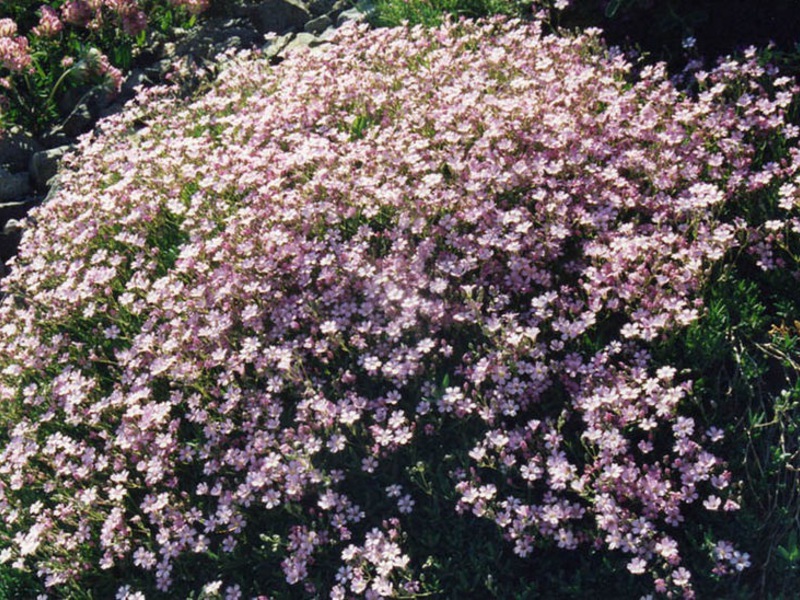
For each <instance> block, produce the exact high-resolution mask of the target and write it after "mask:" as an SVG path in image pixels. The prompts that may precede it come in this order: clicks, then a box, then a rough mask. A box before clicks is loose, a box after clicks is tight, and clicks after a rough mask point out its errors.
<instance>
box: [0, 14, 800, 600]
mask: <svg viewBox="0 0 800 600" xmlns="http://www.w3.org/2000/svg"><path fill="white" fill-rule="evenodd" d="M639 71H640V72H639V75H638V77H634V76H633V74H632V66H631V65H630V64H628V63H627V62H626V61H625V60H624V58H623V57H622V56H620V55H619V54H618V53H615V52H610V51H608V50H606V49H605V48H604V47H603V45H602V43H601V42H600V41H599V40H598V39H597V38H596V37H595V36H594V35H593V34H591V33H587V34H582V35H579V36H576V37H556V36H552V35H544V34H543V33H542V31H541V26H540V25H539V24H538V23H535V22H534V23H529V24H526V25H523V24H522V23H520V22H519V21H505V20H502V19H494V20H491V21H489V22H481V23H474V22H469V21H459V22H453V21H448V22H446V23H445V24H443V25H442V26H441V27H440V28H437V29H433V30H425V29H423V28H421V27H413V28H398V29H384V30H378V31H367V29H366V28H358V27H347V28H344V29H343V30H342V31H340V33H339V37H338V40H337V43H336V44H334V45H333V46H332V47H331V48H330V49H329V50H328V51H327V52H326V53H325V54H322V55H317V54H314V53H311V52H308V53H298V54H296V55H293V56H292V57H290V58H289V59H287V60H286V61H285V62H284V63H283V64H282V65H281V66H280V67H279V68H272V67H270V66H269V65H268V63H267V62H266V61H265V60H263V59H261V58H259V57H258V56H257V55H256V56H247V55H243V56H241V57H239V58H238V59H236V60H235V61H234V62H233V63H232V64H230V65H229V67H228V68H227V69H226V70H225V71H224V72H223V73H222V75H221V76H220V79H219V80H218V81H217V82H216V83H215V84H214V86H213V88H212V89H211V91H210V92H209V93H208V94H207V95H205V96H204V97H202V98H200V99H197V100H196V101H194V102H192V103H189V104H186V103H185V102H182V101H179V100H176V99H175V98H174V97H173V96H172V95H171V94H172V92H171V91H170V90H169V89H164V88H157V89H153V90H150V91H147V92H144V93H143V94H142V95H141V96H140V97H139V99H138V104H137V105H136V106H135V107H134V108H132V109H131V110H130V111H127V112H126V113H124V114H122V115H119V116H116V117H113V118H111V119H109V120H107V121H105V122H104V123H103V125H102V130H101V131H100V132H99V133H97V134H96V135H95V136H93V137H91V138H87V139H84V141H83V142H82V144H81V147H80V149H79V150H80V153H79V154H76V155H75V156H74V157H73V158H72V159H71V160H70V161H68V165H67V166H68V168H67V170H66V171H65V172H64V173H63V176H62V181H61V187H60V188H59V191H58V194H57V195H56V196H55V197H54V198H53V199H52V201H51V202H49V203H48V204H47V205H46V206H43V207H42V208H40V209H38V210H37V212H36V213H35V216H34V219H35V223H32V224H31V227H30V230H29V231H27V232H26V234H25V236H24V238H23V241H22V245H21V247H20V252H19V255H18V257H17V258H16V259H14V260H13V261H12V272H11V274H10V275H9V276H8V277H7V278H6V279H4V280H3V286H4V290H5V293H6V297H5V299H4V300H3V302H2V305H0V331H2V333H3V337H2V341H0V399H2V401H3V404H2V405H0V424H1V425H2V437H0V447H1V448H2V454H0V514H2V516H3V527H2V529H0V539H2V541H3V545H4V550H3V551H2V553H0V560H2V561H3V563H4V564H6V565H7V566H9V567H10V568H12V569H17V570H24V571H32V572H35V573H36V574H37V575H38V576H39V577H40V579H41V580H42V584H43V585H44V586H45V587H46V588H47V589H49V590H51V591H52V592H53V593H56V594H59V595H63V596H67V595H69V594H71V593H75V594H78V592H76V590H82V591H81V592H80V593H82V594H95V595H96V596H97V597H108V596H109V595H111V594H113V593H115V592H116V593H117V595H118V597H119V598H134V597H137V596H136V594H138V593H139V592H146V593H147V594H149V595H154V596H155V597H176V596H177V597H183V596H186V595H189V594H193V595H194V597H196V596H197V595H198V594H200V595H201V596H202V595H204V596H205V597H213V596H214V595H215V594H218V593H222V592H223V591H225V590H226V589H227V590H228V592H227V593H229V594H230V595H232V596H233V597H237V596H236V594H238V593H240V592H241V593H246V594H250V595H259V594H264V595H269V596H271V597H297V595H298V594H307V595H313V594H316V593H324V594H326V595H327V594H330V595H331V596H332V597H334V598H342V597H345V596H350V595H366V596H368V597H386V596H392V595H404V596H412V597H413V596H414V595H420V596H424V595H433V594H449V593H451V592H452V590H461V589H464V590H481V591H483V590H485V592H486V593H487V594H495V593H496V594H499V595H502V596H503V597H514V596H518V597H525V595H528V596H531V595H533V594H544V595H547V596H548V597H559V596H561V597H569V595H570V594H572V595H573V596H575V595H577V596H583V597H585V595H586V594H587V593H592V591H597V590H598V589H600V588H599V586H601V585H609V582H607V581H598V574H597V567H598V566H601V567H602V569H604V571H603V572H611V573H613V572H614V571H616V572H617V574H616V575H615V579H614V581H612V582H611V583H610V585H614V586H615V587H616V589H620V590H632V589H633V590H637V595H638V592H642V593H644V592H645V591H646V590H647V589H651V590H653V589H654V590H655V591H656V592H659V593H667V594H675V593H680V594H682V595H683V596H684V597H686V598H691V597H693V595H694V594H695V592H694V589H695V587H698V589H705V586H706V584H707V583H708V582H709V581H710V580H713V579H714V578H715V577H716V575H715V574H714V573H712V569H715V568H716V573H718V574H721V573H722V572H723V570H726V571H729V572H731V573H734V574H736V573H740V569H741V570H744V569H745V568H746V567H747V565H748V563H751V562H752V558H751V556H749V555H748V551H749V549H748V548H746V547H741V548H740V547H737V545H738V543H739V540H738V539H731V538H727V537H722V538H721V537H718V536H717V535H715V529H714V528H713V527H709V525H708V523H709V522H711V521H713V518H714V516H715V515H719V514H720V512H721V513H722V514H723V515H728V514H733V513H735V509H736V507H737V505H738V504H740V503H741V502H742V501H743V500H742V494H743V492H742V489H741V487H740V483H739V482H738V481H736V480H734V479H733V477H732V474H731V471H730V470H728V469H727V467H726V464H725V462H724V459H725V458H726V456H725V454H724V452H723V450H724V449H725V446H724V444H725V441H724V436H722V437H721V434H724V431H721V430H718V429H715V428H712V427H709V423H708V422H706V420H705V419H703V418H701V415H700V414H699V410H700V408H698V407H699V406H700V407H702V406H703V404H702V402H703V401H704V400H705V397H704V396H703V395H702V393H698V392H695V391H693V382H692V379H691V376H690V375H691V374H690V373H687V372H686V371H683V370H678V367H681V368H683V367H684V365H683V364H681V363H680V361H679V357H676V356H675V355H674V354H673V355H671V356H670V358H672V359H674V360H672V361H669V360H665V357H667V356H669V351H670V350H669V348H665V347H664V346H663V345H664V344H665V343H666V340H667V339H669V336H671V335H674V334H675V333H676V332H681V331H684V330H685V329H686V328H687V327H691V326H693V324H697V323H699V322H701V321H699V319H700V317H701V315H703V314H704V309H705V307H704V303H703V294H704V293H705V292H706V286H707V284H708V283H709V281H711V280H712V279H713V277H714V276H715V273H716V272H717V271H718V270H720V269H722V267H723V266H724V265H725V264H727V263H726V261H729V260H731V257H732V256H734V255H736V254H737V253H741V254H743V255H747V256H751V257H752V264H753V265H754V268H756V269H758V270H759V272H761V271H764V272H767V271H769V272H779V273H784V271H785V272H786V273H791V272H792V270H793V269H794V268H795V266H796V264H793V263H789V262H786V260H785V256H784V255H783V254H781V253H782V252H785V250H782V249H781V245H782V244H783V243H784V242H786V241H787V240H790V239H791V237H792V236H794V235H795V234H796V233H797V230H798V220H797V213H796V211H797V204H798V191H797V190H798V188H797V185H798V181H797V180H798V171H799V170H800V153H798V152H797V150H796V146H795V141H796V139H797V135H798V130H797V127H796V126H794V125H792V124H791V123H789V122H788V117H787V112H788V111H789V110H790V109H791V107H792V103H793V102H794V98H795V95H796V93H797V90H796V88H795V87H794V86H793V85H792V82H791V80H789V79H788V78H774V77H773V78H770V76H771V75H772V74H773V73H772V72H771V71H770V70H769V69H768V68H765V67H763V66H761V65H760V64H759V63H758V61H757V60H756V58H755V57H754V56H750V57H749V58H747V60H745V61H744V62H735V61H730V60H729V61H724V62H722V63H721V64H720V65H719V66H718V67H717V68H716V69H715V70H713V71H711V72H709V73H700V74H698V81H697V94H696V95H688V94H684V93H682V92H680V91H679V90H677V89H676V88H675V87H674V86H673V85H672V84H671V83H670V82H669V81H668V79H667V77H666V74H665V69H664V68H663V66H661V65H658V66H645V67H643V68H641V69H640V70H639ZM765 81H769V85H768V86H767V84H766V83H764V82H765ZM778 142H780V143H778ZM745 205H746V206H751V205H752V206H757V207H761V208H763V211H762V212H758V211H756V210H755V209H754V210H749V211H748V212H747V213H746V216H747V218H743V217H742V216H741V215H742V212H741V211H740V210H738V209H737V207H740V206H745ZM759 210H761V209H759ZM764 214H769V215H774V216H775V218H771V219H770V220H769V221H763V215H764ZM778 230H780V231H778ZM781 232H783V233H781ZM781 261H783V262H781ZM743 293H744V294H745V295H747V294H748V293H749V292H747V290H746V289H745V290H744V292H743ZM708 308H709V309H713V308H714V305H713V303H711V302H710V303H709V306H708ZM761 314H762V313H761V312H760V311H759V309H758V308H757V307H756V306H755V305H753V306H752V307H750V308H749V309H748V311H747V313H746V314H745V312H744V311H742V315H743V317H742V318H743V321H744V322H746V323H747V326H748V327H749V326H751V325H752V327H756V328H757V327H760V326H761V325H762V321H761V319H762V316H761ZM751 321H752V323H751ZM711 330H713V327H710V326H709V331H711ZM659 357H660V358H661V360H658V358H659ZM718 360H720V361H724V360H726V358H725V356H724V355H723V354H719V356H718ZM701 391H702V390H701ZM437 525H442V526H444V525H447V526H450V525H452V529H449V527H448V531H447V532H445V533H448V532H451V531H452V536H453V540H456V541H457V540H463V541H464V544H465V545H466V546H465V549H466V548H469V549H470V550H475V551H477V553H478V558H477V563H479V564H477V565H476V564H474V563H475V562H476V558H475V553H470V555H469V556H466V555H463V554H462V555H455V556H454V555H453V553H452V552H451V550H452V544H453V540H444V541H443V540H441V538H437V533H438V534H439V535H441V534H440V532H439V531H437ZM478 535H479V537H475V538H473V537H471V536H478ZM501 542H502V543H501ZM787 543H788V542H787ZM448 544H449V546H448ZM787 553H788V556H789V557H790V558H791V557H792V556H793V554H792V551H791V549H789V550H787ZM565 557H573V558H571V559H570V558H565ZM484 559H485V561H486V562H483V563H481V561H482V560H484ZM498 561H500V562H501V565H502V566H501V567H499V568H496V569H494V568H490V567H487V566H486V565H492V567H493V566H494V565H495V564H497V562H498ZM569 561H572V565H574V566H576V571H575V572H573V573H572V574H570V575H569V578H567V579H566V580H565V579H564V578H561V577H560V576H556V575H557V574H558V573H565V570H564V565H565V564H570V562H569ZM514 565H525V566H526V568H525V569H522V568H519V569H517V568H515V567H514ZM537 565H538V566H537ZM720 565H721V566H720ZM548 570H550V572H549V573H548ZM697 581H699V582H700V583H699V584H698V585H697V586H696V585H695V582H697ZM549 584H552V585H553V587H552V588H546V587H543V586H547V585H549ZM558 586H562V587H558ZM563 586H566V587H568V589H567V590H565V589H564V587H563ZM593 586H594V587H593ZM604 589H608V587H606V588H604ZM498 590H500V591H498ZM562 595H563V596H562Z"/></svg>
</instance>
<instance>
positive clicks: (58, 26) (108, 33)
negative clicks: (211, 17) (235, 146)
mask: <svg viewBox="0 0 800 600" xmlns="http://www.w3.org/2000/svg"><path fill="white" fill-rule="evenodd" d="M6 4H7V6H5V7H2V8H0V17H3V18H0V77H2V78H1V79H0V85H2V87H3V88H5V89H6V90H8V91H7V92H3V95H2V96H0V104H2V106H3V109H4V110H3V113H4V114H2V117H3V120H4V121H5V122H6V123H4V124H5V125H9V124H16V125H23V126H25V127H27V128H28V129H36V128H37V127H41V126H43V125H46V124H47V121H48V119H51V118H52V117H53V113H54V111H55V103H54V98H55V94H56V92H57V91H60V90H59V88H62V89H63V87H64V86H68V85H73V86H75V85H80V84H82V83H87V82H88V81H93V80H92V79H91V78H92V77H94V78H96V79H97V81H99V82H101V83H103V84H107V87H108V88H109V89H116V90H117V91H118V90H119V88H120V85H121V80H122V73H121V71H120V70H119V69H120V68H121V67H123V66H125V67H126V66H127V64H125V65H123V64H122V63H123V62H125V61H126V60H127V59H125V58H122V57H125V56H127V55H128V54H130V53H131V52H132V48H133V44H134V40H135V39H136V36H139V34H142V33H143V32H144V31H145V30H146V29H147V27H148V16H147V12H146V11H148V10H150V11H152V9H154V8H161V9H162V10H163V9H164V8H167V7H169V8H167V10H168V11H172V12H175V11H176V10H177V11H178V12H180V13H184V16H186V17H187V19H188V18H189V17H188V15H197V14H199V13H201V12H202V11H204V10H205V9H206V8H208V1H207V0H158V1H157V2H156V3H155V4H147V5H146V4H145V3H144V2H141V1H140V0H67V1H65V2H60V1H59V2H51V3H49V4H41V3H39V2H34V0H19V1H18V2H15V3H6ZM159 4H160V5H161V6H160V7H159V6H158V5H159ZM172 12H170V15H172ZM37 15H38V23H37V24H36V25H34V26H30V25H29V24H32V23H36V18H37ZM192 18H193V17H192ZM172 19H173V17H171V16H170V19H169V22H172ZM162 20H163V19H162ZM165 22H166V21H165ZM142 39H143V38H142ZM140 41H141V40H140ZM87 52H88V53H95V54H97V55H98V56H100V57H101V59H102V60H101V64H100V65H99V66H100V68H99V69H94V70H92V69H89V70H88V71H86V70H84V72H80V71H78V70H76V69H75V68H73V63H75V62H76V57H78V58H79V59H82V58H84V57H85V55H87ZM103 52H107V53H109V55H111V56H116V57H117V58H116V60H117V61H119V62H118V64H116V65H112V64H111V63H110V61H109V59H108V57H107V56H106V55H105V54H103ZM112 52H113V53H112ZM77 62H85V60H79V61H77ZM87 77H88V78H90V79H89V80H88V81H87ZM45 99H46V100H45Z"/></svg>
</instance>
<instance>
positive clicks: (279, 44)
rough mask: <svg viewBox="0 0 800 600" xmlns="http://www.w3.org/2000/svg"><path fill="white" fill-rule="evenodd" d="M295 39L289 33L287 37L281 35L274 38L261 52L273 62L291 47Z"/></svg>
mask: <svg viewBox="0 0 800 600" xmlns="http://www.w3.org/2000/svg"><path fill="white" fill-rule="evenodd" d="M293 39H294V34H293V33H287V34H286V35H280V36H278V37H275V38H272V39H271V40H269V41H268V42H267V43H266V44H264V45H263V46H262V47H261V50H262V51H263V52H264V56H265V57H266V58H267V59H269V60H272V59H274V58H276V57H277V56H278V55H279V54H280V53H281V52H283V49H284V48H286V46H288V45H289V42H291V41H292V40H293Z"/></svg>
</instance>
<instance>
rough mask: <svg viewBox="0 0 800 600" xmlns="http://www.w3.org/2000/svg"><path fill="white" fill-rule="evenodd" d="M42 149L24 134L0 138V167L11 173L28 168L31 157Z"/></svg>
mask: <svg viewBox="0 0 800 600" xmlns="http://www.w3.org/2000/svg"><path fill="white" fill-rule="evenodd" d="M41 149H42V146H41V144H39V142H37V141H36V140H35V139H34V138H33V137H32V136H30V135H27V134H25V133H15V134H12V135H6V136H2V137H0V165H2V166H4V167H5V168H6V169H8V170H9V171H11V172H12V173H18V172H19V171H24V170H25V169H27V168H28V162H29V161H30V160H31V155H32V154H33V153H34V152H38V151H39V150H41Z"/></svg>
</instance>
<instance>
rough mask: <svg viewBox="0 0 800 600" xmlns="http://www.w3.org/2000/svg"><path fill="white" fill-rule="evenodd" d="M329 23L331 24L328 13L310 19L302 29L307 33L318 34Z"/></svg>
mask: <svg viewBox="0 0 800 600" xmlns="http://www.w3.org/2000/svg"><path fill="white" fill-rule="evenodd" d="M331 25H333V21H332V20H331V18H330V17H329V16H328V15H321V16H319V17H317V18H315V19H311V20H310V21H309V22H308V23H306V25H305V28H304V29H305V31H306V32H307V33H313V34H315V35H318V34H320V33H322V32H323V31H325V30H326V29H327V28H328V27H330V26H331Z"/></svg>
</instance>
